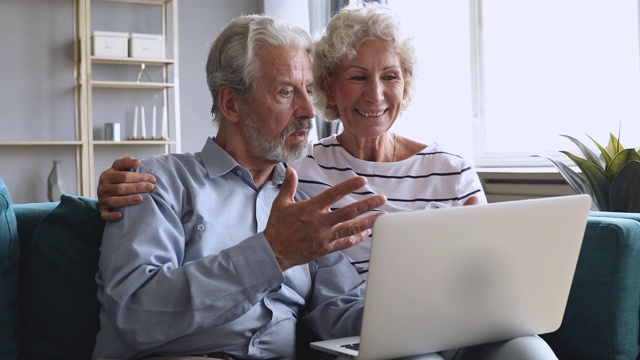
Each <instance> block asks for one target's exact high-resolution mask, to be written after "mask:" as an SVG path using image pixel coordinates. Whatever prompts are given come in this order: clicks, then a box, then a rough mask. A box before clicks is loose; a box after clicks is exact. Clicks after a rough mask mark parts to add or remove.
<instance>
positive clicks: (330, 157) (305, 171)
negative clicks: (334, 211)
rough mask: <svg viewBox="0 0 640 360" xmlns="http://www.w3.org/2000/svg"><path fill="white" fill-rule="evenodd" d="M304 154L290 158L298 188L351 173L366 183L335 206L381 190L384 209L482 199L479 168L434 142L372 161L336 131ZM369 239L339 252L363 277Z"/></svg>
mask: <svg viewBox="0 0 640 360" xmlns="http://www.w3.org/2000/svg"><path fill="white" fill-rule="evenodd" d="M309 147H310V148H309V154H308V155H307V157H305V158H303V159H301V160H299V161H296V162H294V163H290V164H289V165H290V166H291V167H293V168H294V169H296V171H297V173H298V178H299V185H298V188H299V189H300V190H302V191H303V192H305V193H306V194H308V195H309V196H315V195H318V194H319V193H321V192H323V191H324V190H326V189H328V188H329V187H331V186H333V185H335V184H338V183H339V182H341V181H344V180H347V179H349V178H351V177H354V176H356V175H360V176H364V177H366V178H367V181H368V182H367V185H366V186H365V187H364V188H362V189H359V190H358V191H356V192H354V193H352V194H351V195H349V196H347V197H345V198H344V199H342V200H341V201H339V202H338V203H336V204H335V205H334V207H335V208H340V207H342V206H345V205H347V204H350V203H353V202H355V201H358V200H362V199H363V198H365V197H367V196H370V195H374V194H382V195H385V196H386V197H387V203H386V204H385V205H383V206H382V207H381V208H380V210H383V211H386V212H389V213H390V212H396V211H407V210H419V209H435V208H441V207H449V206H458V205H462V204H463V203H464V201H465V200H466V199H467V198H469V197H470V196H472V195H476V196H478V197H479V198H480V201H481V202H482V203H486V197H485V194H484V191H483V190H482V185H481V183H480V179H479V177H478V174H477V173H476V172H475V170H474V169H473V167H472V166H471V164H470V163H469V162H468V161H466V160H465V159H463V158H461V157H460V156H458V155H455V154H452V153H449V152H446V151H443V150H442V149H441V148H440V147H439V145H438V144H436V143H433V144H431V145H429V146H427V147H426V148H424V149H423V150H422V151H420V152H418V153H417V154H416V155H414V156H412V157H410V158H408V159H406V160H402V161H397V162H372V161H365V160H361V159H358V158H355V157H353V156H352V155H351V154H349V152H347V151H346V150H345V149H344V148H343V147H342V146H341V145H340V143H339V142H338V140H337V139H336V135H333V136H330V137H327V138H325V139H322V140H320V141H319V142H317V143H315V144H312V145H311V144H310V146H309ZM370 248H371V239H370V238H369V239H367V240H366V241H364V242H363V243H361V244H359V245H357V246H355V247H352V248H350V249H346V250H344V251H343V252H344V253H345V254H346V255H347V257H348V258H349V259H350V260H351V262H352V264H354V266H356V268H357V269H358V271H359V272H360V273H361V274H363V277H365V278H366V271H367V268H368V261H369V252H370Z"/></svg>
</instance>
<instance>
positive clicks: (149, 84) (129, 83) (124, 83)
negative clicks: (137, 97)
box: [91, 81, 174, 89]
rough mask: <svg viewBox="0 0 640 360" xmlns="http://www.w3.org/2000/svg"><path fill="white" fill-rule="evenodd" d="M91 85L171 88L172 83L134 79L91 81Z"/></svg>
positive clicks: (102, 86)
mask: <svg viewBox="0 0 640 360" xmlns="http://www.w3.org/2000/svg"><path fill="white" fill-rule="evenodd" d="M91 86H93V87H98V88H117V89H168V88H172V87H173V86H174V85H173V83H152V82H135V81H92V82H91Z"/></svg>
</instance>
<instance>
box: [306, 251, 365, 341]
mask: <svg viewBox="0 0 640 360" xmlns="http://www.w3.org/2000/svg"><path fill="white" fill-rule="evenodd" d="M309 268H310V271H311V275H312V279H313V280H314V285H313V291H312V293H311V299H310V300H309V306H308V308H307V309H308V313H307V314H306V315H305V316H304V317H303V321H304V322H305V323H306V325H307V326H308V327H309V328H310V329H311V330H312V331H313V332H314V333H316V334H317V335H318V336H319V337H320V338H322V339H332V338H337V337H346V336H354V335H359V334H360V330H361V327H362V314H363V310H364V295H365V289H366V282H365V281H364V280H362V277H361V276H360V275H359V274H358V272H357V271H356V270H355V269H354V268H353V266H352V265H351V264H350V263H349V260H348V259H347V258H346V257H345V256H344V254H343V253H342V252H341V251H337V252H334V253H331V254H329V255H327V256H324V257H322V258H320V259H318V260H316V261H314V262H312V263H310V264H309Z"/></svg>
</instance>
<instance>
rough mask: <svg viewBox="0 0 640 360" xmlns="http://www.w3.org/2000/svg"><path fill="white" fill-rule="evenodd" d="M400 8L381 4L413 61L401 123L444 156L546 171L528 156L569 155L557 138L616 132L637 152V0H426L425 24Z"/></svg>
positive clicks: (396, 1) (392, 0)
mask: <svg viewBox="0 0 640 360" xmlns="http://www.w3.org/2000/svg"><path fill="white" fill-rule="evenodd" d="M407 3H408V2H407V1H403V0H389V5H390V6H391V7H392V8H394V9H395V10H396V11H397V12H398V14H399V15H400V16H401V18H402V20H403V23H404V24H413V25H407V29H408V30H409V31H412V32H413V35H414V44H415V47H416V52H417V54H418V57H419V60H420V64H419V71H420V73H419V78H418V81H419V82H418V85H417V86H418V93H417V94H416V101H414V104H413V105H412V106H411V107H415V106H416V105H418V106H417V107H418V108H419V109H418V110H416V112H413V113H412V115H411V116H410V117H407V118H408V119H411V120H413V118H414V117H416V116H420V117H421V119H422V120H421V121H422V122H424V123H431V124H430V125H422V126H423V127H424V129H425V132H431V133H436V134H438V132H440V133H439V134H440V135H444V139H445V140H446V144H447V146H446V147H447V148H451V147H454V148H456V149H463V151H462V153H463V155H465V151H466V152H467V154H466V155H468V153H471V154H472V157H471V158H472V159H475V163H476V165H477V166H527V165H548V163H547V162H546V161H544V160H541V159H538V158H531V157H530V155H532V154H554V155H556V156H558V158H562V155H557V154H558V152H557V151H558V150H574V149H576V148H575V147H573V145H572V144H571V143H570V142H569V141H568V140H567V139H564V138H563V137H561V136H559V134H568V135H572V136H574V137H576V138H578V139H579V140H581V141H583V142H585V143H588V144H591V142H590V140H589V138H588V137H587V136H586V135H590V136H592V137H593V138H594V139H595V140H597V141H599V142H600V143H601V144H602V145H606V142H607V141H608V134H609V132H613V133H614V134H616V135H617V131H618V127H619V126H621V130H622V133H621V142H622V144H623V145H626V146H627V147H638V146H640V60H639V54H640V49H639V46H638V32H639V26H638V0H432V1H429V2H425V3H426V4H430V7H431V8H430V10H431V11H432V12H435V13H436V15H433V14H429V15H427V16H428V19H425V17H424V15H425V13H426V12H425V11H420V12H415V9H409V8H410V7H411V6H410V4H407ZM411 10H413V13H412V11H411ZM429 20H431V22H430V23H429ZM435 23H437V24H440V25H438V26H440V27H439V28H436V26H434V25H435ZM417 24H420V25H417ZM452 24H454V25H452ZM411 26H413V28H412V27H411ZM418 26H419V28H418ZM434 31H435V32H436V34H429V32H434ZM465 31H466V32H467V35H466V36H465V35H463V32H465ZM433 37H437V38H438V39H439V40H438V41H434V40H433V39H432V38H433ZM465 41H468V42H466V44H465ZM438 44H440V45H438ZM463 44H464V45H463ZM469 44H471V46H470V49H469V50H467V51H466V52H465V51H464V50H463V46H469ZM434 45H435V46H434ZM458 57H463V58H465V60H466V66H468V69H467V70H465V69H463V67H462V66H461V60H460V59H458ZM443 75H444V76H443ZM466 76H468V77H466ZM462 77H464V78H465V80H463V79H462ZM466 81H468V83H465V82H466ZM429 82H431V83H429ZM466 90H468V91H469V92H466ZM427 95H430V97H427ZM434 103H437V104H434ZM427 104H431V105H427ZM446 104H448V105H446ZM412 110H413V109H412ZM467 111H468V113H467ZM408 114H409V111H407V115H408ZM417 114H421V115H417ZM401 121H403V120H399V122H401ZM407 123H410V125H409V126H411V127H413V132H411V133H408V134H416V131H415V126H416V125H417V124H416V123H415V122H413V121H407ZM447 123H451V124H453V125H452V126H447ZM402 126H405V125H404V124H403V125H402ZM402 126H401V128H402ZM402 129H404V128H402ZM467 129H468V130H467ZM447 134H449V135H447ZM451 134H455V135H451ZM408 136H410V137H414V138H415V135H414V136H412V135H408ZM442 137H443V136H440V138H442ZM434 140H436V141H438V142H440V140H439V139H438V138H436V139H434ZM456 141H458V142H457V143H456ZM468 144H474V145H473V146H472V147H471V149H469V148H468V146H469V145H468ZM594 148H595V146H594ZM464 149H466V150H464ZM576 150H577V149H576Z"/></svg>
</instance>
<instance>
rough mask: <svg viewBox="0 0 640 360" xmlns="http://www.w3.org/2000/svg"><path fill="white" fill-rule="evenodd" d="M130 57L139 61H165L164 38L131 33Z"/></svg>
mask: <svg viewBox="0 0 640 360" xmlns="http://www.w3.org/2000/svg"><path fill="white" fill-rule="evenodd" d="M129 56H130V57H132V58H137V59H164V57H165V55H164V36H162V35H155V34H138V33H131V36H130V37H129Z"/></svg>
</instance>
